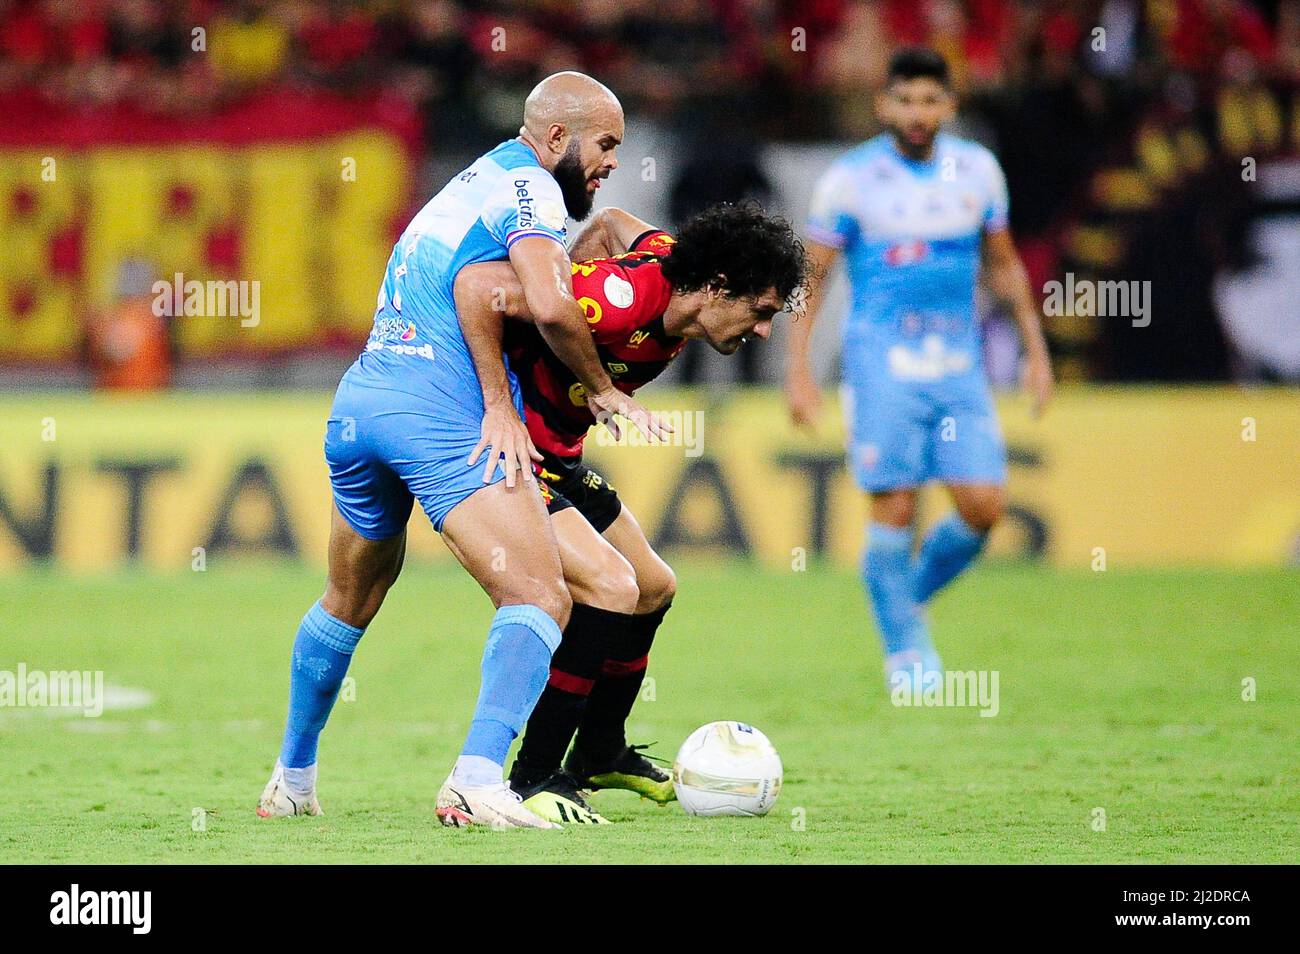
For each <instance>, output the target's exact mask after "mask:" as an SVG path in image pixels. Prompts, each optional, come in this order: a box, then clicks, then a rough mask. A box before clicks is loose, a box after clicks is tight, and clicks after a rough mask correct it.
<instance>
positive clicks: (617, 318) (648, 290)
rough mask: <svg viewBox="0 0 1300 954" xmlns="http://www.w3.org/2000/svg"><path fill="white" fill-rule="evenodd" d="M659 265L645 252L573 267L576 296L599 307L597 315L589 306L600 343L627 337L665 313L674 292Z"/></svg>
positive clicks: (592, 327) (593, 328)
mask: <svg viewBox="0 0 1300 954" xmlns="http://www.w3.org/2000/svg"><path fill="white" fill-rule="evenodd" d="M660 264H661V262H660V259H659V257H658V256H657V255H655V254H654V253H653V252H644V251H643V252H626V253H624V254H623V255H619V256H615V257H613V258H598V259H592V260H591V261H589V262H575V263H574V266H573V292H574V295H575V296H577V297H578V298H579V300H581V299H583V298H586V299H588V301H589V302H595V303H596V304H597V305H598V306H599V312H598V313H597V314H592V313H591V309H590V305H588V306H587V308H588V318H587V320H588V321H589V322H590V323H591V332H592V334H593V335H594V336H595V337H596V340H597V341H601V342H607V341H611V340H615V339H617V338H619V337H621V336H625V335H626V334H628V332H629V331H631V330H635V329H636V328H638V327H640V326H642V325H645V324H648V323H650V322H652V321H654V320H655V319H656V318H658V317H659V316H660V315H661V314H662V313H663V309H664V308H665V307H667V303H668V299H669V298H670V297H671V296H672V288H671V287H670V286H669V285H668V281H667V279H665V278H664V277H663V272H662V271H661V269H660ZM593 318H594V320H593Z"/></svg>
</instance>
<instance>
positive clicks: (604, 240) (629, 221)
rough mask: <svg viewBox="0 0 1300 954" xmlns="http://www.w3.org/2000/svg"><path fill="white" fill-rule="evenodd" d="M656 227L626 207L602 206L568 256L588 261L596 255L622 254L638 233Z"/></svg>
mask: <svg viewBox="0 0 1300 954" xmlns="http://www.w3.org/2000/svg"><path fill="white" fill-rule="evenodd" d="M653 228H654V226H652V225H651V224H650V223H648V222H645V221H644V220H642V219H638V218H637V217H636V216H635V215H633V214H632V213H630V212H625V211H624V210H623V209H619V208H614V207H610V208H608V209H601V210H600V211H599V212H597V213H596V214H595V216H594V217H593V218H592V220H591V224H589V225H588V226H587V227H586V228H585V229H583V230H582V232H581V233H580V234H579V235H578V239H577V241H576V242H574V243H573V247H572V248H570V249H569V257H570V258H571V259H573V260H574V261H575V262H585V261H587V260H589V259H593V258H610V257H612V256H614V255H622V254H623V253H624V252H626V251H627V249H628V246H629V245H631V244H632V242H633V241H635V240H636V239H637V237H638V236H640V235H644V234H645V233H646V232H649V231H650V230H651V229H653Z"/></svg>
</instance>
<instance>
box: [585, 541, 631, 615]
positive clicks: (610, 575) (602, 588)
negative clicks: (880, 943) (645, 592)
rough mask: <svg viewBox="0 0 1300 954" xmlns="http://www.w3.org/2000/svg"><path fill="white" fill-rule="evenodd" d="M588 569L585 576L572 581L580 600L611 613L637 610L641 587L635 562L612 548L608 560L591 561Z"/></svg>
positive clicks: (586, 568)
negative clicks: (639, 587)
mask: <svg viewBox="0 0 1300 954" xmlns="http://www.w3.org/2000/svg"><path fill="white" fill-rule="evenodd" d="M585 570H586V572H585V573H584V574H583V578H582V579H581V580H578V581H573V582H572V584H571V589H572V593H573V597H574V600H575V601H576V602H579V603H586V604H587V605H588V606H594V607H596V608H597V609H603V610H609V611H610V612H611V613H631V612H634V611H635V609H636V605H637V600H638V598H639V597H640V590H639V589H638V588H637V580H636V573H635V571H634V570H633V569H632V564H630V563H628V562H627V560H626V559H624V557H623V555H622V554H620V553H618V552H617V551H615V550H610V551H609V552H608V553H607V554H606V556H605V559H602V560H599V561H593V562H591V563H589V564H588V565H587V566H586V567H585Z"/></svg>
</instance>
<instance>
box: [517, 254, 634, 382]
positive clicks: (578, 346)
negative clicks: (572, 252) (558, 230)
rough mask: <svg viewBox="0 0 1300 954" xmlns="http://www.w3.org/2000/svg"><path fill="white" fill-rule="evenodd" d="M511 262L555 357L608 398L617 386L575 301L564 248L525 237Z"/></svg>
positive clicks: (568, 262) (569, 265) (580, 308)
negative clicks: (613, 382) (605, 366)
mask: <svg viewBox="0 0 1300 954" xmlns="http://www.w3.org/2000/svg"><path fill="white" fill-rule="evenodd" d="M510 264H511V265H513V266H514V270H515V274H517V275H518V276H519V281H520V283H521V285H522V286H523V296H524V301H525V303H526V305H527V308H528V311H529V313H530V314H532V316H533V322H534V324H536V326H537V330H538V331H539V332H541V335H542V337H543V338H544V339H545V340H546V343H547V345H549V346H550V348H551V350H552V351H553V352H555V356H556V357H557V358H559V359H560V360H561V361H563V362H564V364H565V366H566V367H568V369H569V370H570V371H572V372H573V373H574V374H575V375H576V376H577V378H578V380H579V381H580V382H582V385H583V387H585V388H586V389H587V390H588V391H589V392H591V393H593V394H603V393H604V392H606V391H608V390H609V389H610V388H612V387H613V384H612V383H611V381H610V379H609V375H608V374H606V373H605V368H604V366H603V365H602V364H601V363H600V356H599V355H598V354H597V353H596V345H595V342H593V341H592V339H591V331H590V330H589V327H588V325H587V316H586V314H585V313H584V312H583V310H582V306H581V305H579V304H578V302H577V301H576V300H575V299H574V297H573V277H572V274H571V269H572V263H571V262H570V261H569V257H568V255H567V254H565V251H564V248H563V247H562V246H560V245H558V244H556V243H554V242H551V241H550V240H549V239H544V238H525V239H521V240H520V241H518V242H516V243H515V245H514V247H513V248H511V250H510Z"/></svg>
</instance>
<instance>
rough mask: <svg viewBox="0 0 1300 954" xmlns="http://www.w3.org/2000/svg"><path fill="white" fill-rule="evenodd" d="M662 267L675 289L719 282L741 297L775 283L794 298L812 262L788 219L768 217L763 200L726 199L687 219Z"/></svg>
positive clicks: (695, 288)
mask: <svg viewBox="0 0 1300 954" xmlns="http://www.w3.org/2000/svg"><path fill="white" fill-rule="evenodd" d="M662 269H663V276H664V278H666V279H668V282H669V284H671V285H672V286H673V289H674V290H675V291H685V292H691V291H699V290H700V289H701V288H704V287H705V286H706V285H713V284H716V285H718V286H720V287H721V288H722V290H723V291H724V292H725V293H726V294H727V295H729V296H730V297H732V298H740V297H747V296H750V295H759V294H762V293H763V292H765V291H767V289H769V288H772V287H774V286H775V288H776V291H777V293H778V294H779V295H781V297H782V298H785V299H787V300H788V299H789V298H790V296H791V295H793V294H794V292H795V290H796V289H798V288H801V287H802V286H803V284H804V282H805V280H806V277H807V271H808V260H807V256H806V254H805V252H804V247H803V243H802V242H800V241H799V239H798V237H797V236H796V235H795V234H794V229H793V228H791V226H790V223H789V222H787V221H786V220H785V219H782V218H779V217H777V216H772V215H768V214H767V213H766V212H764V211H763V207H762V206H760V205H759V204H758V203H757V202H753V201H745V202H739V203H736V204H734V205H733V204H732V203H730V202H722V203H718V204H717V205H711V206H709V207H708V208H707V209H705V210H704V211H703V212H700V213H698V214H696V215H693V216H691V217H690V218H689V219H687V220H686V224H684V225H683V226H682V227H681V228H680V229H679V230H678V232H677V244H676V245H674V246H673V253H672V254H671V255H669V256H667V257H666V258H665V259H664V262H663V265H662Z"/></svg>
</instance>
